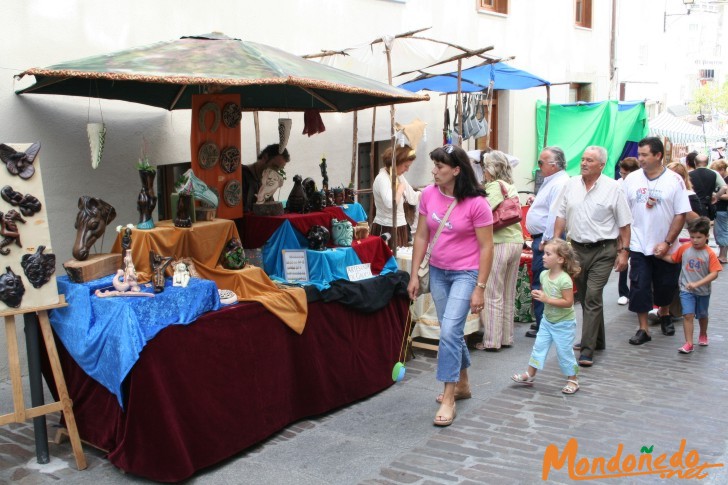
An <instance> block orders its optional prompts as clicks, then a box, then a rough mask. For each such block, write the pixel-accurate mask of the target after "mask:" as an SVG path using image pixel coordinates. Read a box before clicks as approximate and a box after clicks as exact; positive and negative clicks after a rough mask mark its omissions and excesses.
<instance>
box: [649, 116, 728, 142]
mask: <svg viewBox="0 0 728 485" xmlns="http://www.w3.org/2000/svg"><path fill="white" fill-rule="evenodd" d="M704 126H705V133H703V126H700V125H693V124H691V123H688V122H687V121H685V120H682V119H680V118H677V117H675V116H673V115H671V114H670V113H668V112H663V113H660V114H659V115H658V116H657V118H655V119H654V120H650V122H649V128H650V135H653V136H664V137H667V138H669V139H670V141H671V142H672V143H679V144H684V145H687V144H688V143H703V142H707V143H708V144H709V145H712V144H714V143H715V142H716V140H718V139H719V138H723V137H724V136H726V135H725V134H724V133H721V132H720V131H719V130H718V129H717V128H715V126H713V125H712V124H711V123H705V125H704Z"/></svg>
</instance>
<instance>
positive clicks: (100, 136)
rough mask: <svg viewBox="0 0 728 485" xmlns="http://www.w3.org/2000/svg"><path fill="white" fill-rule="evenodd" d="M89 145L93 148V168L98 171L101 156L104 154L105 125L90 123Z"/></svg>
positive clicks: (88, 128)
mask: <svg viewBox="0 0 728 485" xmlns="http://www.w3.org/2000/svg"><path fill="white" fill-rule="evenodd" d="M86 133H87V134H88V143H89V147H90V148H91V166H92V167H93V168H94V169H96V168H97V167H98V166H99V163H101V155H102V154H103V152H104V140H105V139H106V124H105V123H88V124H87V125H86Z"/></svg>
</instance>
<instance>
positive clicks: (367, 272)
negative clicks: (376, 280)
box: [346, 263, 374, 281]
mask: <svg viewBox="0 0 728 485" xmlns="http://www.w3.org/2000/svg"><path fill="white" fill-rule="evenodd" d="M346 274H348V275H349V281H359V280H365V279H367V278H371V277H373V276H374V275H373V274H372V265H371V264H370V263H364V264H355V265H353V266H347V267H346Z"/></svg>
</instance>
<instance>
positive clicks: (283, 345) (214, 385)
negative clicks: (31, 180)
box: [19, 34, 427, 480]
mask: <svg viewBox="0 0 728 485" xmlns="http://www.w3.org/2000/svg"><path fill="white" fill-rule="evenodd" d="M196 63H197V64H196ZM201 72H202V73H205V74H204V76H201V75H199V74H198V73H201ZM24 75H34V76H35V77H36V83H35V84H34V85H32V86H30V87H28V88H25V89H22V90H20V91H19V94H21V93H45V94H66V95H72V96H92V97H99V98H107V99H122V100H127V101H133V102H139V103H144V104H149V105H153V106H160V107H164V108H166V109H178V108H192V117H191V123H192V130H191V139H190V148H191V153H192V157H191V158H192V162H193V163H192V168H193V171H194V173H193V174H192V175H189V176H188V178H187V179H186V180H187V182H190V183H189V184H188V185H196V184H201V185H202V186H203V188H202V189H200V190H201V192H202V193H204V196H203V197H202V198H203V199H206V200H208V201H215V202H218V203H219V204H220V206H218V211H217V215H218V216H221V215H222V216H225V217H228V218H238V220H239V221H238V222H240V220H242V221H243V222H245V224H246V226H247V227H251V226H252V230H251V231H250V233H251V234H260V233H261V232H260V231H259V230H258V229H263V228H265V227H269V226H270V221H269V220H266V219H265V218H258V219H256V218H255V217H254V216H250V217H249V215H246V216H245V217H243V218H242V219H240V217H239V216H240V215H242V211H241V204H240V192H239V190H240V161H239V148H240V147H239V144H240V136H239V135H240V127H239V124H238V123H239V120H240V118H239V112H240V111H241V110H272V111H304V110H312V111H314V112H315V113H318V112H323V111H338V112H346V111H351V110H356V109H360V108H365V107H370V106H377V105H385V104H386V105H389V104H394V103H401V102H412V101H419V100H423V99H427V97H426V96H419V95H412V94H411V93H408V92H406V91H404V90H399V89H397V88H393V87H391V86H388V85H385V84H381V83H378V82H376V81H372V80H369V79H366V78H363V77H360V76H356V75H352V74H350V73H346V72H343V71H338V70H336V69H332V68H329V67H326V66H321V65H319V64H316V63H313V62H311V61H305V60H303V59H301V58H299V57H297V56H293V55H291V54H287V53H285V52H282V51H279V50H277V49H274V48H271V47H268V46H264V45H261V44H255V43H250V42H243V41H240V40H237V39H231V38H228V37H226V36H224V35H222V34H210V35H205V36H197V37H186V38H182V39H180V40H178V41H172V42H168V43H159V44H154V45H151V46H147V47H142V48H138V49H131V50H129V51H124V52H119V53H115V54H110V55H105V56H98V57H96V58H87V59H83V60H80V61H72V62H69V63H64V64H59V65H56V66H51V67H49V68H46V69H30V70H28V71H26V72H24V73H23V74H21V76H20V77H22V76H24ZM281 136H282V135H281ZM212 145H214V146H212ZM213 149H214V150H213ZM235 150H238V155H237V159H236V156H235V153H234V151H235ZM224 153H227V154H228V155H229V156H226V157H223V154H224ZM142 169H147V166H142V167H141V168H140V171H141V170H142ZM193 175H194V177H193ZM187 182H185V183H187ZM145 187H146V186H145ZM215 192H216V193H217V194H215V196H214V197H213V196H210V195H209V194H210V193H213V194H214V193H215ZM197 194H198V187H196V186H195V189H194V190H192V189H190V192H189V193H184V192H182V191H180V192H178V194H177V195H178V201H179V205H178V206H177V214H176V216H175V219H174V223H172V222H171V221H160V222H159V223H158V224H157V225H156V227H152V228H150V227H148V226H146V227H140V226H138V227H137V228H134V229H133V230H131V229H129V230H127V229H123V228H121V226H119V227H120V228H121V230H119V229H117V230H118V231H119V234H118V235H117V239H116V242H115V245H114V248H113V249H112V251H113V252H114V253H116V252H118V253H121V254H123V255H124V262H123V269H121V270H119V271H117V275H116V276H113V277H111V276H106V277H104V278H100V279H93V280H83V281H80V282H79V281H69V280H68V279H66V278H59V287H60V288H62V290H63V291H64V292H65V293H66V294H67V295H68V296H69V307H68V309H66V310H64V311H58V312H55V313H53V315H52V322H53V326H54V328H55V330H56V333H57V336H58V338H59V340H60V341H61V342H62V344H63V345H62V346H63V347H64V348H65V349H67V352H62V360H63V366H64V369H66V371H67V372H68V373H69V388H70V389H71V390H70V394H71V397H72V398H73V400H74V402H75V403H76V408H77V409H78V413H79V414H80V415H83V418H82V421H83V423H82V424H81V425H80V426H79V428H80V429H81V435H82V437H83V438H84V439H86V440H87V441H88V442H90V443H93V444H94V445H95V446H99V447H100V448H102V449H105V450H108V451H109V459H110V460H111V461H112V462H113V463H115V464H116V465H117V466H119V467H120V468H122V469H123V470H126V471H129V472H131V473H135V474H139V475H141V476H145V477H149V478H153V479H158V480H180V479H183V478H186V477H188V476H189V475H191V474H192V473H194V471H196V470H198V469H200V468H203V467H205V466H209V465H211V464H213V463H216V462H217V461H220V460H222V459H224V458H226V457H228V456H230V455H232V454H235V453H237V452H239V451H240V450H242V449H244V448H245V447H247V446H250V445H251V444H253V443H255V442H257V441H259V440H261V439H263V438H265V437H267V436H269V435H270V434H272V433H274V432H275V431H277V430H279V429H280V428H281V427H283V426H285V425H287V424H289V423H290V422H292V421H295V420H297V419H300V418H302V417H305V416H309V415H311V414H318V413H322V412H325V411H328V410H330V409H332V408H335V407H338V406H341V405H344V404H347V403H350V402H352V401H354V400H357V399H361V398H362V397H365V396H367V395H370V394H371V393H373V392H377V391H380V390H382V389H384V388H386V387H388V386H389V385H391V384H392V377H391V367H392V365H393V364H394V362H396V360H397V357H398V355H399V351H400V346H401V342H402V334H403V332H404V325H405V321H406V315H407V299H406V298H403V297H402V296H401V293H403V291H400V292H399V293H397V292H396V291H395V288H396V287H398V286H400V283H398V282H397V281H396V265H395V264H394V262H393V258H392V255H391V252H389V250H388V248H387V247H386V245H384V244H383V243H382V241H381V239H379V238H373V237H372V238H367V237H361V238H357V239H358V240H357V241H356V243H357V244H355V245H353V244H352V242H351V240H350V242H349V244H344V245H342V244H336V245H334V244H329V246H328V247H319V248H315V249H316V250H317V252H316V253H313V254H312V259H315V258H316V257H319V258H320V260H321V261H326V260H328V259H329V258H331V257H334V258H338V257H339V255H346V256H345V257H346V263H347V265H355V266H366V267H367V269H369V268H371V271H372V275H377V274H379V275H380V276H378V277H376V278H370V279H369V280H368V281H364V282H362V283H361V286H362V288H366V291H371V290H372V287H379V288H378V289H375V291H379V294H381V295H386V297H382V298H379V301H377V304H378V307H377V308H371V309H370V311H369V313H367V314H363V313H362V311H361V308H358V307H356V306H354V305H351V304H349V303H348V302H350V301H351V300H350V299H348V298H346V297H342V296H341V295H342V293H341V292H339V293H336V292H331V293H329V294H324V293H321V294H320V295H318V297H319V298H320V300H321V301H313V300H312V301H311V302H308V301H307V298H306V292H304V290H303V289H302V288H301V287H300V285H293V287H291V286H288V287H286V288H281V286H280V285H278V284H276V283H274V282H273V281H272V280H271V278H270V277H273V278H277V279H279V280H280V279H281V276H285V275H280V274H270V275H269V274H267V273H266V272H265V271H264V270H263V269H262V268H259V267H241V266H238V267H229V266H226V264H225V263H226V262H229V260H228V259H227V255H226V254H227V253H226V252H225V251H226V250H227V248H229V245H230V243H231V242H234V241H236V240H238V239H239V238H240V235H239V233H238V232H237V228H236V227H235V224H234V223H233V222H232V221H230V220H223V219H214V220H211V221H207V222H205V221H197V222H195V221H194V220H192V219H190V217H189V214H188V212H189V211H188V207H187V205H186V204H187V202H186V200H187V201H189V200H192V199H191V197H190V196H191V195H197ZM183 196H185V197H183ZM153 197H154V194H153V193H151V191H150V190H149V188H148V187H146V188H143V193H142V194H141V195H140V198H139V200H138V201H137V205H138V208H139V209H140V213H141V211H142V210H143V209H144V208H146V209H147V210H148V209H149V206H150V203H149V201H150V200H151V199H152V198H153ZM82 199H83V198H82ZM142 199H143V200H142ZM155 200H156V199H155ZM104 204H105V203H104V202H103V201H102V200H100V199H96V198H93V197H86V199H84V200H83V203H82V201H81V200H80V201H79V208H80V209H81V212H80V214H81V213H84V214H86V215H84V216H83V217H84V221H83V224H82V229H79V234H81V231H82V230H87V231H90V230H91V229H90V227H91V225H90V224H89V223H88V220H90V219H92V217H91V216H89V215H88V214H94V215H93V220H94V221H96V222H99V221H103V222H104V223H106V222H110V220H111V219H113V216H111V214H113V208H108V207H106V206H105V205H104ZM106 205H108V204H106ZM152 207H153V205H152ZM100 208H103V211H104V214H105V215H102V216H99V210H100ZM353 208H354V209H355V208H356V207H353ZM193 209H194V207H193ZM359 209H361V207H359ZM84 211H85V212H84ZM351 213H352V214H356V215H357V216H360V213H358V212H351ZM346 214H347V212H344V208H342V207H336V206H333V207H326V209H325V210H324V211H313V212H310V213H308V214H301V218H304V219H305V218H309V219H310V218H316V217H319V218H322V219H321V221H320V222H321V224H323V225H324V226H329V227H330V226H331V225H332V224H333V223H334V222H333V221H332V219H333V218H334V217H335V218H337V219H338V220H340V221H348V222H354V223H356V222H357V221H355V220H351V219H348V217H347V215H346ZM79 217H81V216H79ZM291 218H292V216H288V217H284V219H286V223H287V222H288V219H291ZM100 232H102V233H103V228H102V229H100ZM274 232H275V231H274ZM271 235H272V234H271ZM96 237H97V236H96ZM251 237H252V236H251ZM79 239H85V234H84V237H81V236H79ZM243 243H246V241H245V237H244V238H243ZM291 244H292V243H290V242H286V243H285V244H284V246H285V247H284V248H283V249H292V248H291V247H290V245H291ZM261 245H262V244H261ZM248 246H249V247H250V244H248ZM335 246H336V247H335ZM344 246H345V247H344ZM253 247H259V246H253ZM303 247H304V243H303V241H298V239H297V242H296V244H295V249H297V250H301V249H302V248H303ZM329 252H330V254H331V255H332V256H330V255H329ZM272 257H276V258H279V257H280V253H279V252H278V251H276V253H275V254H273V256H272ZM180 258H181V259H180ZM173 259H174V260H185V261H186V263H184V266H185V267H184V268H183V270H184V271H185V272H186V273H187V276H186V278H187V279H185V280H184V281H185V284H187V282H188V281H189V282H190V283H189V284H188V286H184V287H183V288H179V287H177V276H178V275H177V273H176V272H175V275H174V277H170V274H171V273H172V270H171V268H169V267H167V266H166V265H167V264H169V263H170V261H171V260H173ZM192 266H194V267H195V269H196V272H197V275H198V277H199V280H197V279H196V278H190V274H189V271H188V269H190V268H191V267H192ZM330 266H331V265H330ZM333 266H336V264H333ZM165 268H166V269H165ZM336 269H337V271H336V272H333V271H330V272H329V273H324V274H322V276H321V279H320V282H321V283H322V286H326V285H328V284H329V283H335V281H330V279H331V278H342V279H345V280H347V281H346V282H347V283H349V281H348V279H350V278H347V277H346V273H344V274H341V273H340V272H338V270H340V269H341V268H339V267H337V268H336ZM111 271H116V268H113V269H112V270H111ZM122 273H123V276H120V275H122ZM69 274H70V273H69ZM107 274H108V273H107ZM132 276H133V280H131V281H132V284H131V285H130V284H125V283H127V277H132ZM149 278H151V279H152V281H151V284H147V283H146V282H147V281H148V280H149ZM137 279H138V282H139V284H138V285H134V284H135V283H136V282H137ZM110 283H111V285H112V287H111V288H109V287H110ZM284 283H290V282H289V281H286V282H284ZM314 283H315V281H314ZM351 284H353V285H356V284H357V283H356V282H354V281H352V282H351ZM121 285H123V286H125V288H123V289H121V288H120V287H119V286H121ZM134 286H136V289H134ZM339 286H340V285H339ZM128 287H132V288H131V289H130V288H128ZM221 289H228V290H232V292H233V293H234V294H235V296H236V297H237V299H239V300H241V301H242V303H238V304H234V305H231V306H229V307H224V308H221V307H220V295H221V293H219V291H218V292H216V291H214V290H221ZM127 291H137V292H138V293H137V294H136V295H129V294H124V295H121V296H134V297H136V298H128V299H126V300H124V299H120V300H116V299H115V298H117V297H118V296H119V295H117V294H120V293H124V292H127ZM337 295H338V296H337ZM138 297H142V298H141V299H139V298H138ZM337 301H338V302H343V303H338V302H337ZM191 349H194V350H195V352H194V358H191V355H192V354H190V353H189V352H188V350H191ZM294 349H295V350H294ZM181 350H182V351H181ZM364 356H366V357H364ZM312 363H314V364H315V365H311V364H312ZM364 363H366V365H364ZM47 377H49V376H47ZM251 390H254V392H252V393H251ZM241 409H246V410H247V411H246V412H245V413H244V419H242V420H241V419H240V410H241ZM261 417H263V419H261ZM233 421H234V423H231V422H233ZM122 423H123V424H122ZM231 430H234V431H235V432H234V433H232V435H234V436H231V433H230V431H231ZM170 443H174V446H172V445H171V444H170ZM211 443H215V444H214V445H211Z"/></svg>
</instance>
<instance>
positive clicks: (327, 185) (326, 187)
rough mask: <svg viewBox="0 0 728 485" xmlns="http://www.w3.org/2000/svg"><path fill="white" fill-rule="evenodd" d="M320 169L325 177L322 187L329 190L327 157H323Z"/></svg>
mask: <svg viewBox="0 0 728 485" xmlns="http://www.w3.org/2000/svg"><path fill="white" fill-rule="evenodd" d="M319 167H320V168H321V176H322V177H323V181H322V183H321V184H322V186H323V189H324V190H329V174H328V173H327V172H326V156H323V157H321V163H319Z"/></svg>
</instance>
